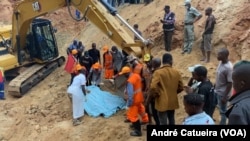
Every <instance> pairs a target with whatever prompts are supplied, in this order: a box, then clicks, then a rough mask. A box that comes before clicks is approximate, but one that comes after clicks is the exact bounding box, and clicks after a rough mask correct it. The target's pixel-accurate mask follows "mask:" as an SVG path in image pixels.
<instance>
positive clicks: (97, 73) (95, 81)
mask: <svg viewBox="0 0 250 141" xmlns="http://www.w3.org/2000/svg"><path fill="white" fill-rule="evenodd" d="M101 73H102V66H101V64H100V63H98V62H96V63H95V64H93V65H92V67H91V69H90V71H89V75H88V80H90V81H91V84H92V85H95V86H98V87H100V83H101Z"/></svg>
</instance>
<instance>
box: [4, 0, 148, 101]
mask: <svg viewBox="0 0 250 141" xmlns="http://www.w3.org/2000/svg"><path fill="white" fill-rule="evenodd" d="M66 6H67V8H69V9H70V7H71V6H73V7H75V8H76V9H78V10H79V11H81V13H82V15H84V17H86V18H87V19H88V20H89V21H90V22H92V23H93V24H94V25H95V26H97V27H98V28H99V29H100V30H101V31H102V32H103V33H104V34H106V35H107V36H108V37H109V38H110V39H111V40H112V41H113V42H114V43H116V45H117V46H118V47H120V48H121V49H122V50H124V51H125V52H126V53H128V54H130V55H135V56H137V57H139V58H140V57H141V56H142V55H143V54H145V53H150V49H151V48H152V43H151V42H149V41H148V40H145V39H144V38H143V37H141V36H140V35H139V34H138V33H137V32H136V31H135V30H134V29H133V28H132V27H131V26H130V25H129V24H128V23H127V22H126V21H125V20H124V19H123V18H122V17H121V16H120V15H119V14H118V13H117V11H116V9H114V8H113V7H111V6H110V5H109V4H107V3H105V2H104V1H103V0H50V1H49V0H23V1H21V2H20V3H17V4H16V6H15V7H14V12H13V17H12V18H13V21H12V38H11V39H12V40H11V43H12V45H11V47H12V50H13V53H14V52H16V53H17V57H18V58H17V59H16V57H15V56H14V55H12V54H7V55H5V57H4V56H3V57H2V60H3V59H4V60H3V61H1V62H4V63H5V64H6V63H8V64H10V61H9V60H11V59H9V58H12V60H14V61H13V62H16V60H18V65H16V63H12V64H13V65H11V66H12V67H13V68H19V67H21V66H24V67H25V68H26V69H25V70H24V71H22V73H20V74H19V75H18V76H17V77H15V78H14V79H13V80H11V81H10V83H9V86H8V92H9V94H11V95H13V96H18V97H20V96H22V95H23V94H25V93H26V92H27V91H28V90H29V89H31V88H32V87H33V86H35V85H36V84H37V83H39V82H40V81H42V80H43V79H44V78H45V77H46V76H48V75H49V74H50V73H52V72H53V71H54V70H55V69H56V68H57V67H59V66H61V65H62V64H63V62H64V61H65V58H64V56H60V57H58V54H57V51H56V50H57V46H52V45H53V44H52V42H53V41H54V43H55V40H49V41H50V42H49V43H50V44H48V43H47V42H39V45H38V43H37V44H36V45H34V46H31V45H33V44H31V45H30V44H29V46H28V47H27V48H28V53H30V52H32V53H34V52H35V53H34V54H32V55H33V56H35V57H36V58H35V59H37V60H36V61H35V62H31V63H32V64H33V65H32V66H29V65H28V66H27V67H26V66H25V65H24V64H22V63H23V60H22V59H23V58H22V57H23V54H24V51H23V50H25V47H26V42H27V37H28V35H27V32H28V31H30V30H29V29H31V28H32V29H33V26H34V22H36V21H39V20H40V21H41V20H43V21H44V20H46V19H35V18H37V17H40V16H43V15H46V14H47V13H50V12H53V11H55V10H58V9H60V8H63V7H66ZM69 11H70V10H69ZM69 14H70V15H71V16H72V14H71V13H69ZM72 17H73V16H72ZM82 19H83V18H82ZM47 21H48V20H47ZM121 23H122V24H121ZM41 26H42V27H44V26H43V25H41ZM125 26H126V27H127V28H129V29H130V30H131V31H132V32H133V34H135V35H136V36H137V38H139V39H140V40H138V41H135V40H134V39H133V36H131V35H130V34H128V32H127V31H126V30H125ZM35 27H36V25H35ZM42 29H43V31H44V30H45V29H47V26H46V27H45V28H42ZM32 31H33V30H32ZM36 32H37V30H36ZM33 34H35V33H34V32H33ZM48 34H53V33H51V32H49V33H48ZM35 35H37V34H35ZM51 36H54V34H53V35H51ZM35 37H40V36H35ZM28 39H30V40H29V41H31V42H32V41H34V39H35V38H28ZM38 39H39V40H40V38H38ZM29 43H30V42H29ZM42 43H46V44H45V45H43V46H42ZM52 47H53V48H52ZM37 52H38V53H37ZM36 53H37V54H36ZM30 55H31V53H30ZM54 55H56V56H54ZM6 56H7V57H6ZM33 56H32V57H33ZM8 57H9V58H8ZM39 57H40V58H39ZM42 59H43V60H42ZM0 60H1V58H0ZM6 60H7V61H6ZM39 61H40V62H39ZM1 62H0V66H1ZM9 66H10V65H9Z"/></svg>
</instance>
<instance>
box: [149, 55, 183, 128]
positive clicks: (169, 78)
mask: <svg viewBox="0 0 250 141" xmlns="http://www.w3.org/2000/svg"><path fill="white" fill-rule="evenodd" d="M162 63H163V66H162V67H161V68H159V69H157V70H155V71H154V73H153V77H152V81H151V84H150V89H149V93H150V95H152V98H155V108H156V110H157V111H158V116H159V120H160V125H175V110H176V109H178V108H179V102H178V97H177V94H178V93H180V92H182V91H183V81H182V78H181V74H180V73H179V72H178V71H177V70H176V69H174V68H173V67H172V64H173V57H172V55H171V54H169V53H165V54H164V55H163V56H162Z"/></svg>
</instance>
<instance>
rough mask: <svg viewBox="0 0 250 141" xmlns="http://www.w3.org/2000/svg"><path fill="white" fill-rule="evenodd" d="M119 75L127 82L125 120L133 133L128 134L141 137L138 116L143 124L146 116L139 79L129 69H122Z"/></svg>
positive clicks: (145, 121)
mask: <svg viewBox="0 0 250 141" xmlns="http://www.w3.org/2000/svg"><path fill="white" fill-rule="evenodd" d="M119 75H124V76H125V77H126V78H128V80H127V86H126V94H127V107H128V111H127V118H128V119H129V121H130V122H132V125H133V128H134V131H132V132H131V133H130V135H131V136H141V135H142V133H141V122H140V118H139V116H138V115H140V116H141V119H142V122H143V123H148V114H147V113H146V112H145V107H144V105H143V102H144V97H143V94H142V83H141V77H140V75H139V74H137V73H133V72H131V69H130V67H128V66H125V67H123V68H122V70H121V72H120V73H119Z"/></svg>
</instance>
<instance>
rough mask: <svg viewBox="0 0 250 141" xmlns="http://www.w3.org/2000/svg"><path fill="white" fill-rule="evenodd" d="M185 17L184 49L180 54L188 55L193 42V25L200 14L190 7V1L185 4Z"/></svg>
mask: <svg viewBox="0 0 250 141" xmlns="http://www.w3.org/2000/svg"><path fill="white" fill-rule="evenodd" d="M185 8H186V10H187V11H186V15H185V20H184V47H183V51H182V54H185V53H188V54H190V53H191V51H192V47H193V42H194V23H195V22H197V21H198V20H199V19H200V18H201V17H202V14H201V13H200V12H199V11H198V10H197V9H196V8H194V7H191V3H190V1H186V2H185Z"/></svg>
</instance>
